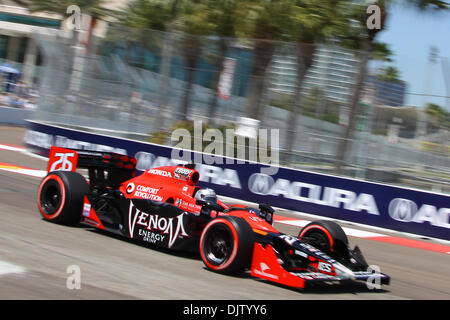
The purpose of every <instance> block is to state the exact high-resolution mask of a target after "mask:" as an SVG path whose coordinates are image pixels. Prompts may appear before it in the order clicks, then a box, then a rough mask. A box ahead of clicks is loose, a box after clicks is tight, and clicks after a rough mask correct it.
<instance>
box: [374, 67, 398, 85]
mask: <svg viewBox="0 0 450 320" xmlns="http://www.w3.org/2000/svg"><path fill="white" fill-rule="evenodd" d="M380 71H381V73H380V74H379V75H378V79H379V80H381V81H385V82H399V81H401V80H400V71H398V69H397V68H396V67H394V66H388V67H385V68H381V69H380Z"/></svg>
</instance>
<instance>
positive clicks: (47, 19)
mask: <svg viewBox="0 0 450 320" xmlns="http://www.w3.org/2000/svg"><path fill="white" fill-rule="evenodd" d="M60 27H61V19H60V18H58V17H57V16H55V15H50V14H42V13H30V12H29V11H28V10H27V9H25V8H22V7H19V6H17V5H15V4H14V2H13V1H2V2H1V3H0V59H1V60H2V61H3V63H8V64H9V65H11V66H12V67H14V68H17V69H19V71H21V72H22V79H23V80H24V81H26V82H29V83H31V82H34V80H35V76H36V69H35V66H37V65H40V64H41V57H40V52H39V49H38V47H37V45H36V43H35V41H34V40H33V38H32V34H33V33H34V32H36V31H37V30H40V31H42V30H45V29H59V28H60ZM5 60H6V61H5Z"/></svg>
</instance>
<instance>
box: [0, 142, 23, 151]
mask: <svg viewBox="0 0 450 320" xmlns="http://www.w3.org/2000/svg"><path fill="white" fill-rule="evenodd" d="M0 149H1V150H8V151H24V150H25V148H23V147H14V146H8V145H6V144H0Z"/></svg>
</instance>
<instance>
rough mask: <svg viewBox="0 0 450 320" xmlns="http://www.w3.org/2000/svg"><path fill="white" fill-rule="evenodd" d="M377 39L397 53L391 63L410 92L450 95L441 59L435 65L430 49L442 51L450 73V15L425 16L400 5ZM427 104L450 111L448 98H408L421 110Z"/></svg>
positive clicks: (390, 16) (394, 10)
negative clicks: (431, 58)
mask: <svg viewBox="0 0 450 320" xmlns="http://www.w3.org/2000/svg"><path fill="white" fill-rule="evenodd" d="M376 40H377V41H380V42H385V43H387V44H388V45H389V48H390V49H391V50H392V52H393V53H394V55H393V62H392V63H391V64H392V65H394V66H396V67H397V68H398V69H399V71H400V75H401V79H402V80H404V81H406V82H407V83H408V88H407V92H410V93H420V94H422V93H427V94H433V95H441V96H449V95H450V92H447V91H446V84H445V82H444V75H443V72H442V67H441V59H439V60H438V63H437V64H435V65H433V64H430V63H429V62H428V56H429V52H430V46H434V47H436V48H438V50H439V56H441V57H447V58H448V59H449V70H448V72H450V13H448V12H447V13H445V14H442V13H422V12H418V11H417V10H415V9H412V8H409V7H406V6H404V5H399V4H397V5H396V6H393V7H392V9H391V11H390V15H389V16H388V20H387V27H386V30H384V31H382V32H380V33H379V35H378V36H377V39H376ZM391 64H389V65H391ZM449 78H450V75H449ZM448 85H449V86H450V84H448ZM427 102H433V103H436V104H439V105H440V106H442V107H444V108H445V107H446V108H447V110H448V111H450V109H449V108H450V101H448V99H445V98H437V97H433V98H432V97H426V98H424V97H423V96H418V95H412V94H408V95H407V96H406V99H405V104H406V105H412V106H418V107H423V106H424V105H425V103H427Z"/></svg>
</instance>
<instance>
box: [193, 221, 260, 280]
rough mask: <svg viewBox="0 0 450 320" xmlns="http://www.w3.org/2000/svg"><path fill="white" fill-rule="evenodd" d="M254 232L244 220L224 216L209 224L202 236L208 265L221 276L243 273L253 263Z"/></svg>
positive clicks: (204, 255)
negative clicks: (223, 274)
mask: <svg viewBox="0 0 450 320" xmlns="http://www.w3.org/2000/svg"><path fill="white" fill-rule="evenodd" d="M253 244H254V233H253V230H252V228H251V227H250V225H249V224H248V223H247V222H246V221H245V220H244V219H242V218H238V217H221V218H217V219H214V220H212V221H211V222H209V223H208V224H207V225H206V227H205V229H203V232H202V235H201V237H200V255H201V257H202V260H203V263H204V264H205V266H206V267H207V268H208V269H210V270H212V271H216V272H220V273H226V274H231V273H239V272H241V271H243V270H244V269H245V268H248V267H249V266H250V263H251V259H252V253H253Z"/></svg>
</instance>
